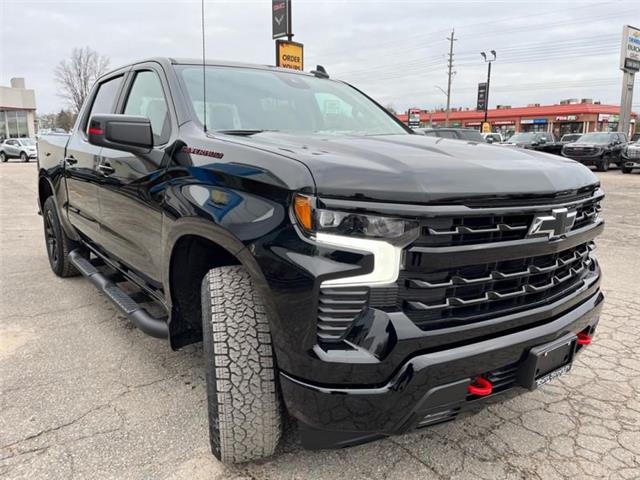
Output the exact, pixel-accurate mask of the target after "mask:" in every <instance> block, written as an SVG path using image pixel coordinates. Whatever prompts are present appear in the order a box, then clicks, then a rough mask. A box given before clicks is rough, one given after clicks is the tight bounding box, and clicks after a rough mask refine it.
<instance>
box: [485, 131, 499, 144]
mask: <svg viewBox="0 0 640 480" xmlns="http://www.w3.org/2000/svg"><path fill="white" fill-rule="evenodd" d="M482 138H484V141H485V142H487V143H502V142H504V139H503V138H502V134H500V133H495V132H494V133H483V134H482Z"/></svg>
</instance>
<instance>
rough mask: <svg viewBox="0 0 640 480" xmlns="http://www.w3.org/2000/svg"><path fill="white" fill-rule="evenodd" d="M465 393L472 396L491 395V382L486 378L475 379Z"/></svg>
mask: <svg viewBox="0 0 640 480" xmlns="http://www.w3.org/2000/svg"><path fill="white" fill-rule="evenodd" d="M467 391H468V392H469V393H471V394H472V395H478V396H480V397H486V396H487V395H491V392H492V391H493V385H491V382H490V381H489V380H487V379H486V378H482V377H476V380H475V383H471V384H470V385H469V386H468V387H467Z"/></svg>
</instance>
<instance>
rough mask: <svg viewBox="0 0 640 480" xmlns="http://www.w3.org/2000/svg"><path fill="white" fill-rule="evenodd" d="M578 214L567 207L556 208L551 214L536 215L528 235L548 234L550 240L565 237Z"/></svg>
mask: <svg viewBox="0 0 640 480" xmlns="http://www.w3.org/2000/svg"><path fill="white" fill-rule="evenodd" d="M576 216H577V212H576V211H575V210H572V211H569V209H567V208H556V209H553V210H552V211H551V214H540V215H536V217H535V218H534V219H533V222H532V223H531V228H530V229H529V233H528V235H527V236H528V237H539V236H543V235H546V236H547V237H549V240H554V239H556V238H560V237H563V236H565V235H566V234H567V232H569V230H571V228H572V227H573V224H574V223H576Z"/></svg>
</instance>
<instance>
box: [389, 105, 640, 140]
mask: <svg viewBox="0 0 640 480" xmlns="http://www.w3.org/2000/svg"><path fill="white" fill-rule="evenodd" d="M619 115H620V106H619V105H602V104H600V103H599V102H593V101H592V100H590V99H582V100H578V99H569V100H563V101H562V102H560V103H559V104H557V105H539V104H534V105H528V106H526V107H511V106H509V105H498V107H497V108H495V109H490V110H489V112H488V121H489V123H490V124H491V130H492V131H494V132H498V133H502V134H503V135H506V136H510V135H512V134H513V133H517V132H553V133H555V134H556V136H559V137H560V136H562V135H565V134H567V133H587V132H603V131H604V132H606V131H616V130H617V129H618V120H619ZM445 116H446V115H445V112H444V111H443V110H438V111H434V112H429V111H425V110H422V111H420V126H421V127H426V128H436V127H444V126H445ZM398 117H399V118H400V120H401V121H403V122H405V123H407V114H406V113H405V114H400V115H398ZM636 117H637V116H636V114H635V113H634V114H632V116H631V129H630V130H631V131H630V132H629V133H630V134H631V133H633V132H635V129H636ZM483 120H484V111H478V110H472V109H454V110H452V111H451V112H450V113H449V126H450V127H456V128H477V129H479V128H480V126H481V125H482V122H483Z"/></svg>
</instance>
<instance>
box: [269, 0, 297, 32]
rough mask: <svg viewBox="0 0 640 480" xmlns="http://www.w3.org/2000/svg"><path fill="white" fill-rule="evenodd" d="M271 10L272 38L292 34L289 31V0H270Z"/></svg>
mask: <svg viewBox="0 0 640 480" xmlns="http://www.w3.org/2000/svg"><path fill="white" fill-rule="evenodd" d="M271 10H272V13H271V27H272V32H273V38H274V39H276V38H282V37H290V36H293V33H291V0H272V1H271Z"/></svg>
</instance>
